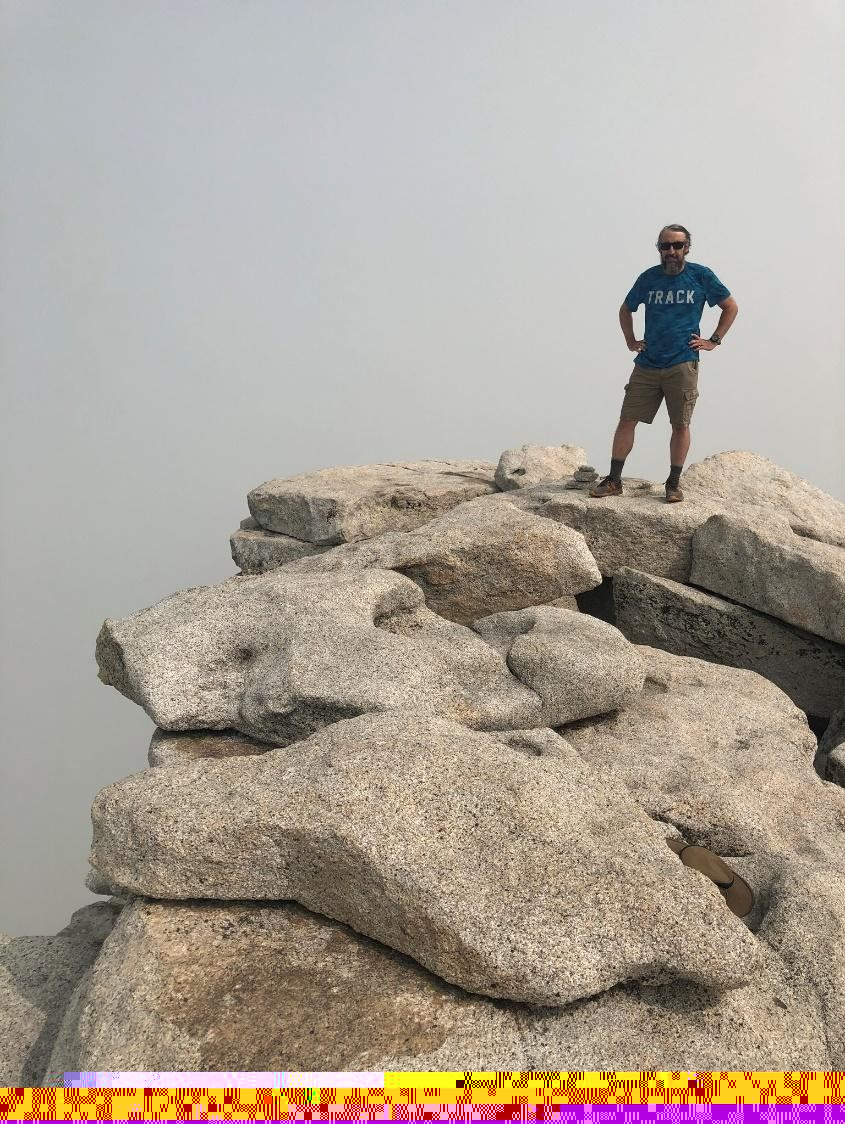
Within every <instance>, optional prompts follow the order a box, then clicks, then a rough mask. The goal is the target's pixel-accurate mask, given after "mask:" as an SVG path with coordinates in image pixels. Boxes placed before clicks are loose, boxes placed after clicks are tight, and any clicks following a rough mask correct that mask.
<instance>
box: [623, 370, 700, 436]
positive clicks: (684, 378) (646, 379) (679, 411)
mask: <svg viewBox="0 0 845 1124" xmlns="http://www.w3.org/2000/svg"><path fill="white" fill-rule="evenodd" d="M664 398H665V399H666V409H667V410H668V411H669V421H670V422H671V423H672V425H689V423H690V419H691V418H692V412H693V410H694V409H695V400H696V398H698V360H697V359H696V360H693V361H691V362H689V363H678V364H676V366H674V367H661V368H658V369H656V370H649V369H648V368H647V367H634V372H633V374H632V375H631V378H630V381H629V382H627V383H626V384H625V397H624V399H623V400H622V413H621V415H620V416H621V417H623V418H627V419H629V420H632V419H633V420H636V421H641V422H645V423H646V424H647V425H651V423H652V422H653V421H654V417H655V414H656V413H657V411H658V410H659V409H660V403H661V402H662V401H663V399H664Z"/></svg>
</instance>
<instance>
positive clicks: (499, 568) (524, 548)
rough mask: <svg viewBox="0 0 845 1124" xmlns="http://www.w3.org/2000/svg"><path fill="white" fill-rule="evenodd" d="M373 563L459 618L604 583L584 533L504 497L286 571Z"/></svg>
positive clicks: (470, 503) (481, 501) (486, 499)
mask: <svg viewBox="0 0 845 1124" xmlns="http://www.w3.org/2000/svg"><path fill="white" fill-rule="evenodd" d="M374 567H375V568H383V569H387V570H396V571H398V572H399V573H402V574H405V575H406V576H407V577H409V578H410V579H411V580H412V581H414V582H416V584H417V585H418V586H419V587H420V589H421V590H422V591H423V594H424V596H425V601H426V604H427V605H428V607H429V608H430V609H431V610H432V611H433V612H435V613H438V614H439V615H440V616H442V617H446V619H447V620H451V621H457V622H459V623H461V624H470V623H471V622H472V621H474V620H475V619H476V618H477V617H480V616H486V615H488V614H490V613H494V612H502V611H507V610H515V609H522V608H523V607H525V606H527V605H537V604H542V603H543V602H547V601H553V600H556V599H557V598H560V597H565V596H572V595H574V594H576V593H583V592H584V591H585V590H588V589H593V588H594V587H595V586H597V585H599V584H600V583H601V573H600V572H599V568H598V566H597V565H596V562H595V559H594V558H593V556H592V555H591V554H590V552H589V550H588V549H587V544H586V543H585V542H584V538H583V536H582V535H580V534H579V533H578V532H577V531H573V530H571V528H569V527H565V526H562V525H560V524H558V523H553V522H552V521H551V520H549V519H543V518H541V517H540V516H538V515H533V514H531V513H530V512H525V511H521V510H519V509H518V508H516V507H514V506H513V504H511V503H509V502H508V500H507V499H506V498H505V497H504V496H483V497H481V498H479V499H474V500H469V501H467V502H466V503H462V504H459V505H458V507H455V508H453V509H452V510H451V511H449V512H447V513H446V514H445V515H441V516H438V518H436V519H433V520H432V521H431V522H430V523H426V525H425V526H424V527H419V528H417V530H415V531H407V532H401V531H391V532H388V533H387V534H384V535H379V536H378V537H377V538H374V539H369V540H367V541H366V542H357V543H346V544H344V545H342V546H338V547H335V548H334V549H333V550H331V551H329V552H328V553H327V554H324V555H322V556H321V557H319V558H311V559H308V560H306V561H302V562H299V563H297V564H296V565H292V566H291V567H290V570H291V571H292V572H296V573H336V572H339V571H347V570H357V569H367V568H374Z"/></svg>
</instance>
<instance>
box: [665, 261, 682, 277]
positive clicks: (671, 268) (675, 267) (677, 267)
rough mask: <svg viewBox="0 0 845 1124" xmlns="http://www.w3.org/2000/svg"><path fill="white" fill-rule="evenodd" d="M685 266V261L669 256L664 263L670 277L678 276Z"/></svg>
mask: <svg viewBox="0 0 845 1124" xmlns="http://www.w3.org/2000/svg"><path fill="white" fill-rule="evenodd" d="M683 268H684V263H683V262H682V261H678V259H677V258H667V259H666V261H664V263H663V269H664V272H666V273H668V274H669V276H670V277H677V276H678V274H679V273H680V272H681V270H682V269H683Z"/></svg>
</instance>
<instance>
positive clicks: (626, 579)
mask: <svg viewBox="0 0 845 1124" xmlns="http://www.w3.org/2000/svg"><path fill="white" fill-rule="evenodd" d="M613 599H614V604H615V608H616V623H617V626H618V627H619V629H620V630H621V631H622V632H623V633H624V634H625V636H626V637H627V638H628V639H629V640H631V641H632V642H633V643H634V644H647V645H649V646H650V647H653V648H662V649H663V650H664V651H666V652H674V654H675V655H678V656H692V657H694V658H695V659H701V660H710V661H712V662H714V663H720V664H728V665H730V666H732V667H741V668H745V669H747V670H749V671H756V672H757V673H758V675H764V676H765V677H766V678H767V679H770V680H771V681H772V682H773V683H776V684H777V685H778V687H780V688H781V690H782V691H785V692H786V693H787V694H788V695H789V697H790V698H791V699H792V701H793V702H794V703H795V704H796V706H800V707H801V709H802V710H805V711H807V712H808V713H809V714H814V715H818V716H819V717H821V718H827V717H829V716H830V715H831V714H832V713H833V711H834V710H836V709H837V707H839V706H840V705H841V702H842V699H843V698H845V647H843V646H842V645H840V644H834V643H832V642H831V641H829V640H823V639H820V638H819V637H817V636H813V635H812V633H809V632H804V631H803V630H801V629H798V628H794V627H792V626H791V625H787V624H784V623H783V622H781V621H779V620H776V619H775V618H774V617H769V616H766V615H765V614H763V613H759V612H756V611H755V610H753V609H748V608H746V607H745V606H744V605H739V604H737V603H736V602H735V601H728V600H726V599H725V598H723V597H717V596H716V595H715V594H711V593H705V592H703V591H702V590H700V589H694V588H692V587H691V586H688V585H683V584H681V583H680V582H673V581H671V580H670V579H669V578H658V577H654V576H653V575H651V574H644V573H641V572H639V571H638V570H631V569H628V568H624V569H622V570H619V571H618V572H617V573H616V575H615V576H614V579H613Z"/></svg>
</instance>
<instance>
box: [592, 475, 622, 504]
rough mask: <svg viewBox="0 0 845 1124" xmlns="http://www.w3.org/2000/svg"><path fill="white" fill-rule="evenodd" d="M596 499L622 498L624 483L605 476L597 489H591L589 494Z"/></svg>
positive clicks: (597, 485)
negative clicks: (605, 497) (607, 497)
mask: <svg viewBox="0 0 845 1124" xmlns="http://www.w3.org/2000/svg"><path fill="white" fill-rule="evenodd" d="M589 494H590V495H591V496H592V497H593V498H594V499H602V498H603V497H604V496H621V495H622V481H621V480H614V479H613V477H611V476H605V478H604V480H601V481H600V482H599V483H598V484H596V486H595V488H590V493H589Z"/></svg>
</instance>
